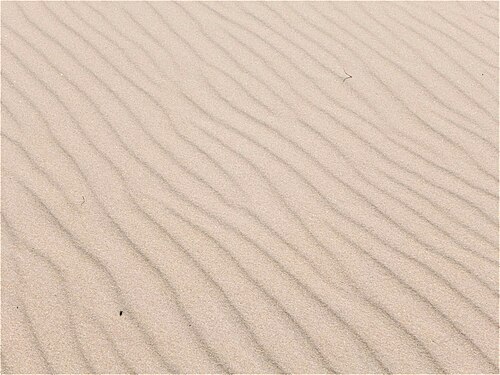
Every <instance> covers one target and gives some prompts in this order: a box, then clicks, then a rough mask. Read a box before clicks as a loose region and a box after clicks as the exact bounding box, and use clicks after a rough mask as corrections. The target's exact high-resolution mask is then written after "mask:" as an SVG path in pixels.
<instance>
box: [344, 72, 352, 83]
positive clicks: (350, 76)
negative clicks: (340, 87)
mask: <svg viewBox="0 0 500 375" xmlns="http://www.w3.org/2000/svg"><path fill="white" fill-rule="evenodd" d="M342 69H343V68H342ZM344 73H345V74H346V75H348V76H349V77H345V78H344V79H343V80H342V83H344V82H345V80H346V79H349V78H352V75H350V74H349V73H347V72H346V71H345V69H344Z"/></svg>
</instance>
